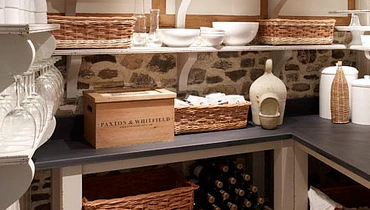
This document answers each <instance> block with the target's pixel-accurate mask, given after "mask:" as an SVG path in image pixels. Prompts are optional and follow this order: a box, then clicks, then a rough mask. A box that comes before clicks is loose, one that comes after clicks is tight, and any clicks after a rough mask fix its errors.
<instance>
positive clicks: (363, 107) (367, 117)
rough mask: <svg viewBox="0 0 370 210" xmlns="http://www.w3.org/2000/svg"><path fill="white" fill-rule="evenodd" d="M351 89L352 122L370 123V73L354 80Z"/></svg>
mask: <svg viewBox="0 0 370 210" xmlns="http://www.w3.org/2000/svg"><path fill="white" fill-rule="evenodd" d="M351 89H352V101H351V102H352V115H351V116H352V123H355V124H360V125H370V109H369V104H370V75H365V76H364V78H362V79H357V80H354V81H353V82H352V84H351Z"/></svg>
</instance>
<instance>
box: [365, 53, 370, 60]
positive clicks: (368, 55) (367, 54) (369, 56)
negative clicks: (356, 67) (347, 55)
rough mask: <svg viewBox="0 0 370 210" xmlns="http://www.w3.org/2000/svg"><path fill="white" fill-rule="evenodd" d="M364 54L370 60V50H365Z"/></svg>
mask: <svg viewBox="0 0 370 210" xmlns="http://www.w3.org/2000/svg"><path fill="white" fill-rule="evenodd" d="M364 55H365V57H366V59H367V60H369V61H370V51H364Z"/></svg>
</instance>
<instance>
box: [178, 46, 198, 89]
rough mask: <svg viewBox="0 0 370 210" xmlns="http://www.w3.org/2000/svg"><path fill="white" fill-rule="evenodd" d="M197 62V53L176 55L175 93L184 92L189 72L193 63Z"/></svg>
mask: <svg viewBox="0 0 370 210" xmlns="http://www.w3.org/2000/svg"><path fill="white" fill-rule="evenodd" d="M196 60H197V53H196V52H190V53H179V54H178V55H177V82H178V86H177V91H178V92H182V91H186V87H187V85H188V77H189V72H190V69H191V67H192V66H193V64H194V63H195V61H196Z"/></svg>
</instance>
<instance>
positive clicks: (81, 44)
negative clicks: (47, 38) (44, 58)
mask: <svg viewBox="0 0 370 210" xmlns="http://www.w3.org/2000/svg"><path fill="white" fill-rule="evenodd" d="M135 21H136V19H135V18H134V17H80V16H59V15H49V16H48V23H50V24H60V29H59V30H54V31H52V34H53V35H54V37H55V39H56V42H57V48H129V47H130V45H131V38H132V34H133V31H134V30H133V27H134V24H135Z"/></svg>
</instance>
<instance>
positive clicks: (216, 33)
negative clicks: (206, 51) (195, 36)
mask: <svg viewBox="0 0 370 210" xmlns="http://www.w3.org/2000/svg"><path fill="white" fill-rule="evenodd" d="M200 38H201V41H202V46H206V47H219V46H220V45H221V44H222V43H223V41H224V38H225V31H224V30H221V29H216V28H210V27H200Z"/></svg>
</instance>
